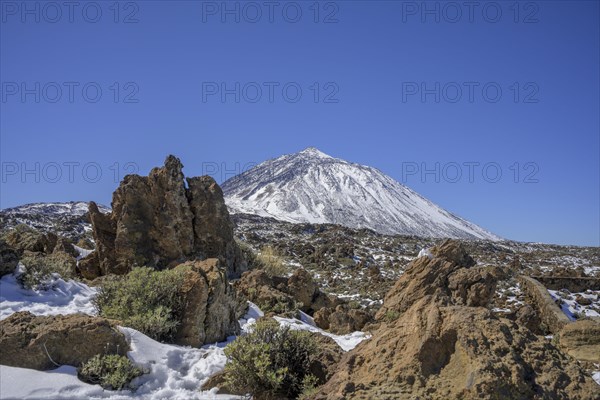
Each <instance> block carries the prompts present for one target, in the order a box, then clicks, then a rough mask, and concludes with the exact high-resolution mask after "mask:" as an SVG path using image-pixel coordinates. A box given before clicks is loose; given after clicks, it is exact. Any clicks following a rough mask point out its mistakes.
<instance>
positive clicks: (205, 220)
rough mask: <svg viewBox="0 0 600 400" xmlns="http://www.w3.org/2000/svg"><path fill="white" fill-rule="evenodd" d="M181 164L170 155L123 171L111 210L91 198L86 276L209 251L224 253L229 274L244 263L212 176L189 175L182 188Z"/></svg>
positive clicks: (164, 264) (169, 263)
mask: <svg viewBox="0 0 600 400" xmlns="http://www.w3.org/2000/svg"><path fill="white" fill-rule="evenodd" d="M182 168H183V165H182V164H181V162H180V161H179V159H177V158H176V157H173V156H169V157H167V159H166V161H165V165H164V167H161V168H154V169H153V170H152V171H150V174H149V176H147V177H142V176H138V175H127V176H126V177H125V178H124V179H123V181H122V182H121V184H120V185H119V187H118V188H117V190H116V191H115V192H114V193H113V200H112V211H111V214H107V215H104V214H102V213H100V212H99V210H98V207H97V206H96V204H95V203H90V220H91V222H92V229H93V231H92V232H93V235H94V240H95V242H96V250H95V251H94V252H93V253H92V254H90V255H89V256H88V257H86V258H85V259H83V260H81V263H80V270H81V273H82V274H83V275H84V276H86V277H87V278H89V279H93V278H94V277H95V276H98V274H100V275H106V274H110V273H114V274H124V273H127V272H128V271H130V270H131V268H132V267H134V266H149V267H153V268H157V269H162V268H170V267H174V266H176V265H178V264H180V263H182V262H184V261H188V260H194V259H205V258H209V257H211V258H212V257H219V258H222V259H223V261H224V266H225V267H226V268H227V273H228V276H229V277H238V276H239V275H240V273H241V272H243V271H244V270H245V269H246V263H245V261H244V259H243V256H242V253H241V251H240V249H239V247H238V246H237V244H236V243H235V241H234V239H233V225H232V223H231V221H230V220H229V213H228V211H227V207H226V206H225V201H224V199H223V193H222V192H221V189H220V188H219V187H218V185H217V184H216V183H215V182H214V180H212V178H210V177H200V178H190V179H188V185H189V188H186V187H185V184H184V176H183V172H182Z"/></svg>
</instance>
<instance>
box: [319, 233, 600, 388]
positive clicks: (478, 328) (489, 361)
mask: <svg viewBox="0 0 600 400" xmlns="http://www.w3.org/2000/svg"><path fill="white" fill-rule="evenodd" d="M432 254H433V258H432V259H429V258H428V257H420V258H418V259H416V260H415V261H413V262H412V263H411V264H410V265H409V266H408V267H407V269H406V271H405V273H404V275H403V276H402V277H401V278H400V279H399V280H398V281H397V283H396V284H395V286H394V288H393V289H392V290H390V292H389V293H388V295H387V296H386V298H385V301H384V304H383V306H382V308H381V310H380V311H379V312H378V314H377V316H376V317H377V319H378V320H379V328H378V329H377V330H375V331H374V332H373V337H372V338H371V339H370V340H367V341H364V342H362V343H361V344H359V345H358V346H357V347H356V348H355V349H354V350H352V351H350V352H349V353H346V354H345V355H344V357H343V358H342V360H341V361H340V362H339V364H338V366H337V372H336V373H335V374H334V375H333V377H332V378H331V379H330V380H329V381H328V382H327V383H326V384H325V385H323V386H322V387H320V389H319V392H318V393H317V394H316V395H314V396H312V397H310V398H312V399H342V398H343V399H382V400H383V399H421V398H422V399H454V398H462V399H493V398H510V399H546V398H555V399H574V398H577V399H595V398H598V390H597V385H596V383H595V382H594V381H593V380H592V379H591V377H590V376H588V375H587V374H586V373H585V372H584V371H583V370H582V369H581V367H580V366H579V365H578V364H577V363H576V362H575V361H574V360H573V359H572V358H570V357H569V356H567V355H566V354H564V353H562V352H561V351H560V350H559V349H557V348H556V347H554V346H553V345H552V343H551V342H550V341H549V340H547V339H544V338H543V337H539V336H536V335H535V334H533V333H532V332H531V331H530V330H529V329H527V328H525V327H520V326H518V325H517V324H515V323H514V322H511V321H509V320H507V319H499V318H497V317H496V316H494V314H493V313H492V312H490V310H488V309H487V308H485V307H483V305H485V303H486V301H487V300H489V293H491V292H493V287H494V286H495V280H494V279H491V278H490V277H494V276H496V274H502V271H494V270H493V269H490V268H477V267H474V262H473V260H472V259H471V258H470V257H469V256H468V254H467V253H466V252H465V251H464V249H462V247H461V246H460V245H459V244H458V243H457V242H455V241H444V242H443V243H441V244H440V245H438V246H436V247H435V248H434V249H432ZM459 276H460V278H461V279H458V278H457V277H459Z"/></svg>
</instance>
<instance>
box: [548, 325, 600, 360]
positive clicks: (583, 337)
mask: <svg viewBox="0 0 600 400" xmlns="http://www.w3.org/2000/svg"><path fill="white" fill-rule="evenodd" d="M558 338H559V345H560V347H561V349H564V350H565V351H566V352H567V353H568V354H569V355H571V356H572V357H574V358H576V359H578V360H581V361H592V362H600V323H598V322H597V321H592V320H585V319H584V320H579V321H575V322H571V323H570V324H567V325H566V326H565V327H564V328H563V329H562V330H561V331H560V333H559V335H558Z"/></svg>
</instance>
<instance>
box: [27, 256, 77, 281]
mask: <svg viewBox="0 0 600 400" xmlns="http://www.w3.org/2000/svg"><path fill="white" fill-rule="evenodd" d="M21 263H22V264H23V266H24V267H25V268H22V269H21V270H20V273H19V275H18V279H19V282H21V284H22V285H23V287H25V288H27V289H38V288H42V287H45V286H46V285H47V284H48V282H49V281H50V279H51V277H52V274H59V275H60V276H61V277H62V278H63V279H65V280H68V279H72V278H74V277H75V267H76V264H77V262H76V260H75V258H74V257H71V256H70V255H68V254H66V253H52V254H49V255H44V254H41V253H30V252H25V254H24V255H23V257H21Z"/></svg>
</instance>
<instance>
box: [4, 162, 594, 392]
mask: <svg viewBox="0 0 600 400" xmlns="http://www.w3.org/2000/svg"><path fill="white" fill-rule="evenodd" d="M319 157H322V156H319ZM0 221H1V223H2V225H1V226H0V272H1V275H2V278H1V279H0V350H2V351H0V364H2V365H0V374H1V375H2V380H3V382H5V381H7V380H6V379H9V381H15V382H19V381H23V380H26V381H27V382H29V383H28V384H27V385H25V386H23V387H21V386H18V385H8V386H7V385H4V384H3V385H2V386H3V387H4V388H0V395H2V397H8V398H11V397H36V396H38V397H43V398H54V397H56V396H58V397H60V398H114V399H116V398H130V397H136V396H138V397H139V396H142V397H144V396H146V397H148V398H164V397H172V398H181V399H189V398H198V399H203V398H217V399H236V398H240V397H239V396H240V395H243V394H246V393H248V391H247V390H245V389H244V388H241V389H240V388H237V389H236V390H230V389H229V388H228V387H227V377H226V374H225V372H223V371H224V370H223V369H224V367H225V365H226V363H227V362H230V361H231V360H230V359H229V358H228V357H227V356H226V355H225V353H224V350H223V349H224V348H227V346H229V345H230V344H231V343H234V342H235V337H236V335H250V334H251V332H252V329H253V328H252V326H253V324H254V323H255V322H256V320H261V319H273V320H275V321H276V322H277V323H278V324H280V326H281V327H286V328H289V329H292V330H299V331H303V332H308V333H310V336H311V337H316V339H314V340H315V343H316V344H315V346H316V347H315V349H314V351H313V353H314V357H313V358H311V361H310V364H309V368H310V371H311V374H312V375H311V376H313V377H314V379H315V381H314V382H313V386H310V387H308V388H307V390H306V392H305V393H304V399H404V398H406V399H454V398H457V399H458V398H462V399H476V398H477V399H479V398H490V399H492V398H510V399H599V398H600V396H599V394H600V386H598V385H599V384H600V334H599V332H600V322H599V321H598V317H600V299H599V296H600V249H599V248H598V247H577V246H558V245H548V244H541V243H519V242H513V241H507V240H502V241H500V240H496V238H492V239H490V240H474V239H472V238H468V239H455V240H440V239H436V238H431V237H420V236H414V235H386V234H382V233H378V232H376V231H374V230H371V229H366V228H362V229H358V228H350V227H345V226H341V225H335V224H320V223H309V222H304V223H291V222H286V221H281V220H278V219H275V218H270V217H265V216H259V215H251V214H243V213H236V214H233V215H230V214H229V212H228V210H227V207H226V205H225V200H224V196H223V192H222V191H221V189H220V188H219V186H218V185H217V184H216V183H215V182H214V180H212V179H211V178H209V177H194V178H187V179H186V178H185V177H184V176H183V173H182V164H181V162H180V161H179V160H178V159H177V158H175V157H173V156H170V157H168V158H167V159H166V161H165V165H164V166H162V167H159V168H155V169H153V170H152V171H151V172H150V174H149V176H146V177H144V176H137V175H129V176H127V177H126V178H125V179H124V180H123V182H122V183H121V185H120V186H119V187H118V188H117V190H116V191H115V192H114V194H113V201H112V208H111V209H108V208H105V207H102V206H98V205H96V204H95V203H90V204H89V209H88V211H85V210H84V209H83V207H82V206H81V203H67V204H60V203H53V204H48V205H44V204H36V205H27V206H23V207H17V208H13V209H10V210H4V211H2V212H0ZM142 267H145V268H142ZM133 326H135V328H133ZM165 326H169V327H170V328H169V329H170V330H168V331H165V330H164V329H163V328H164V327H165ZM311 340H313V339H311ZM217 342H218V343H219V344H218V345H216V346H211V344H214V343H217ZM265 345H266V344H265ZM182 346H188V347H182ZM124 355H126V357H125V358H126V359H129V360H130V361H132V362H135V363H136V364H137V365H138V366H139V371H141V372H139V373H136V376H137V375H139V374H140V373H143V375H141V376H139V377H137V378H135V380H134V381H132V382H134V383H132V384H131V386H130V387H129V389H127V390H125V391H119V392H113V391H110V390H108V391H104V390H102V389H98V385H96V384H94V382H92V384H90V382H88V381H85V382H87V383H84V382H81V380H77V376H78V375H79V374H80V371H81V366H82V365H84V364H86V365H87V363H90V362H91V361H93V360H94V359H95V357H97V356H103V357H112V356H114V357H117V356H124ZM107 359H108V358H107ZM263 362H264V361H263ZM261 365H262V364H261ZM69 366H70V367H69ZM55 367H58V369H57V370H54V368H55ZM263 367H264V365H263ZM288 367H289V369H290V370H291V369H294V368H297V367H298V366H294V365H289V366H286V368H288ZM69 368H71V369H69ZM75 368H79V369H75ZM261 368H262V367H261ZM48 369H51V370H52V374H56V375H55V376H58V373H59V372H55V371H60V373H62V374H63V375H64V376H62V377H61V378H60V379H48V376H47V375H44V374H48V372H44V371H46V370H48ZM34 370H35V371H34ZM382 371H385V373H382ZM254 372H256V373H259V371H258V372H257V371H253V370H248V373H249V374H252V373H254ZM594 374H595V377H596V380H597V381H599V383H598V384H597V383H596V382H594V380H593V379H592V376H593V375H594ZM7 377H8V378H7ZM52 382H53V383H52ZM315 382H316V386H314V385H315ZM259 386H260V385H259ZM63 387H68V388H76V389H72V392H71V393H70V394H69V393H67V392H65V391H63ZM6 388H8V389H6ZM70 390H71V389H70ZM208 391H210V392H208ZM40 393H43V394H44V395H40ZM58 393H60V395H58ZM115 393H118V394H115ZM277 393H281V392H277ZM254 394H255V398H256V399H261V398H265V399H267V398H272V394H271V395H269V394H268V393H267V394H265V393H254ZM113 395H114V396H113ZM78 396H79V397H78ZM118 396H121V397H118ZM123 396H124V397H123ZM269 396H271V397H269ZM276 398H282V399H283V397H281V396H279V397H277V396H276Z"/></svg>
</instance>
